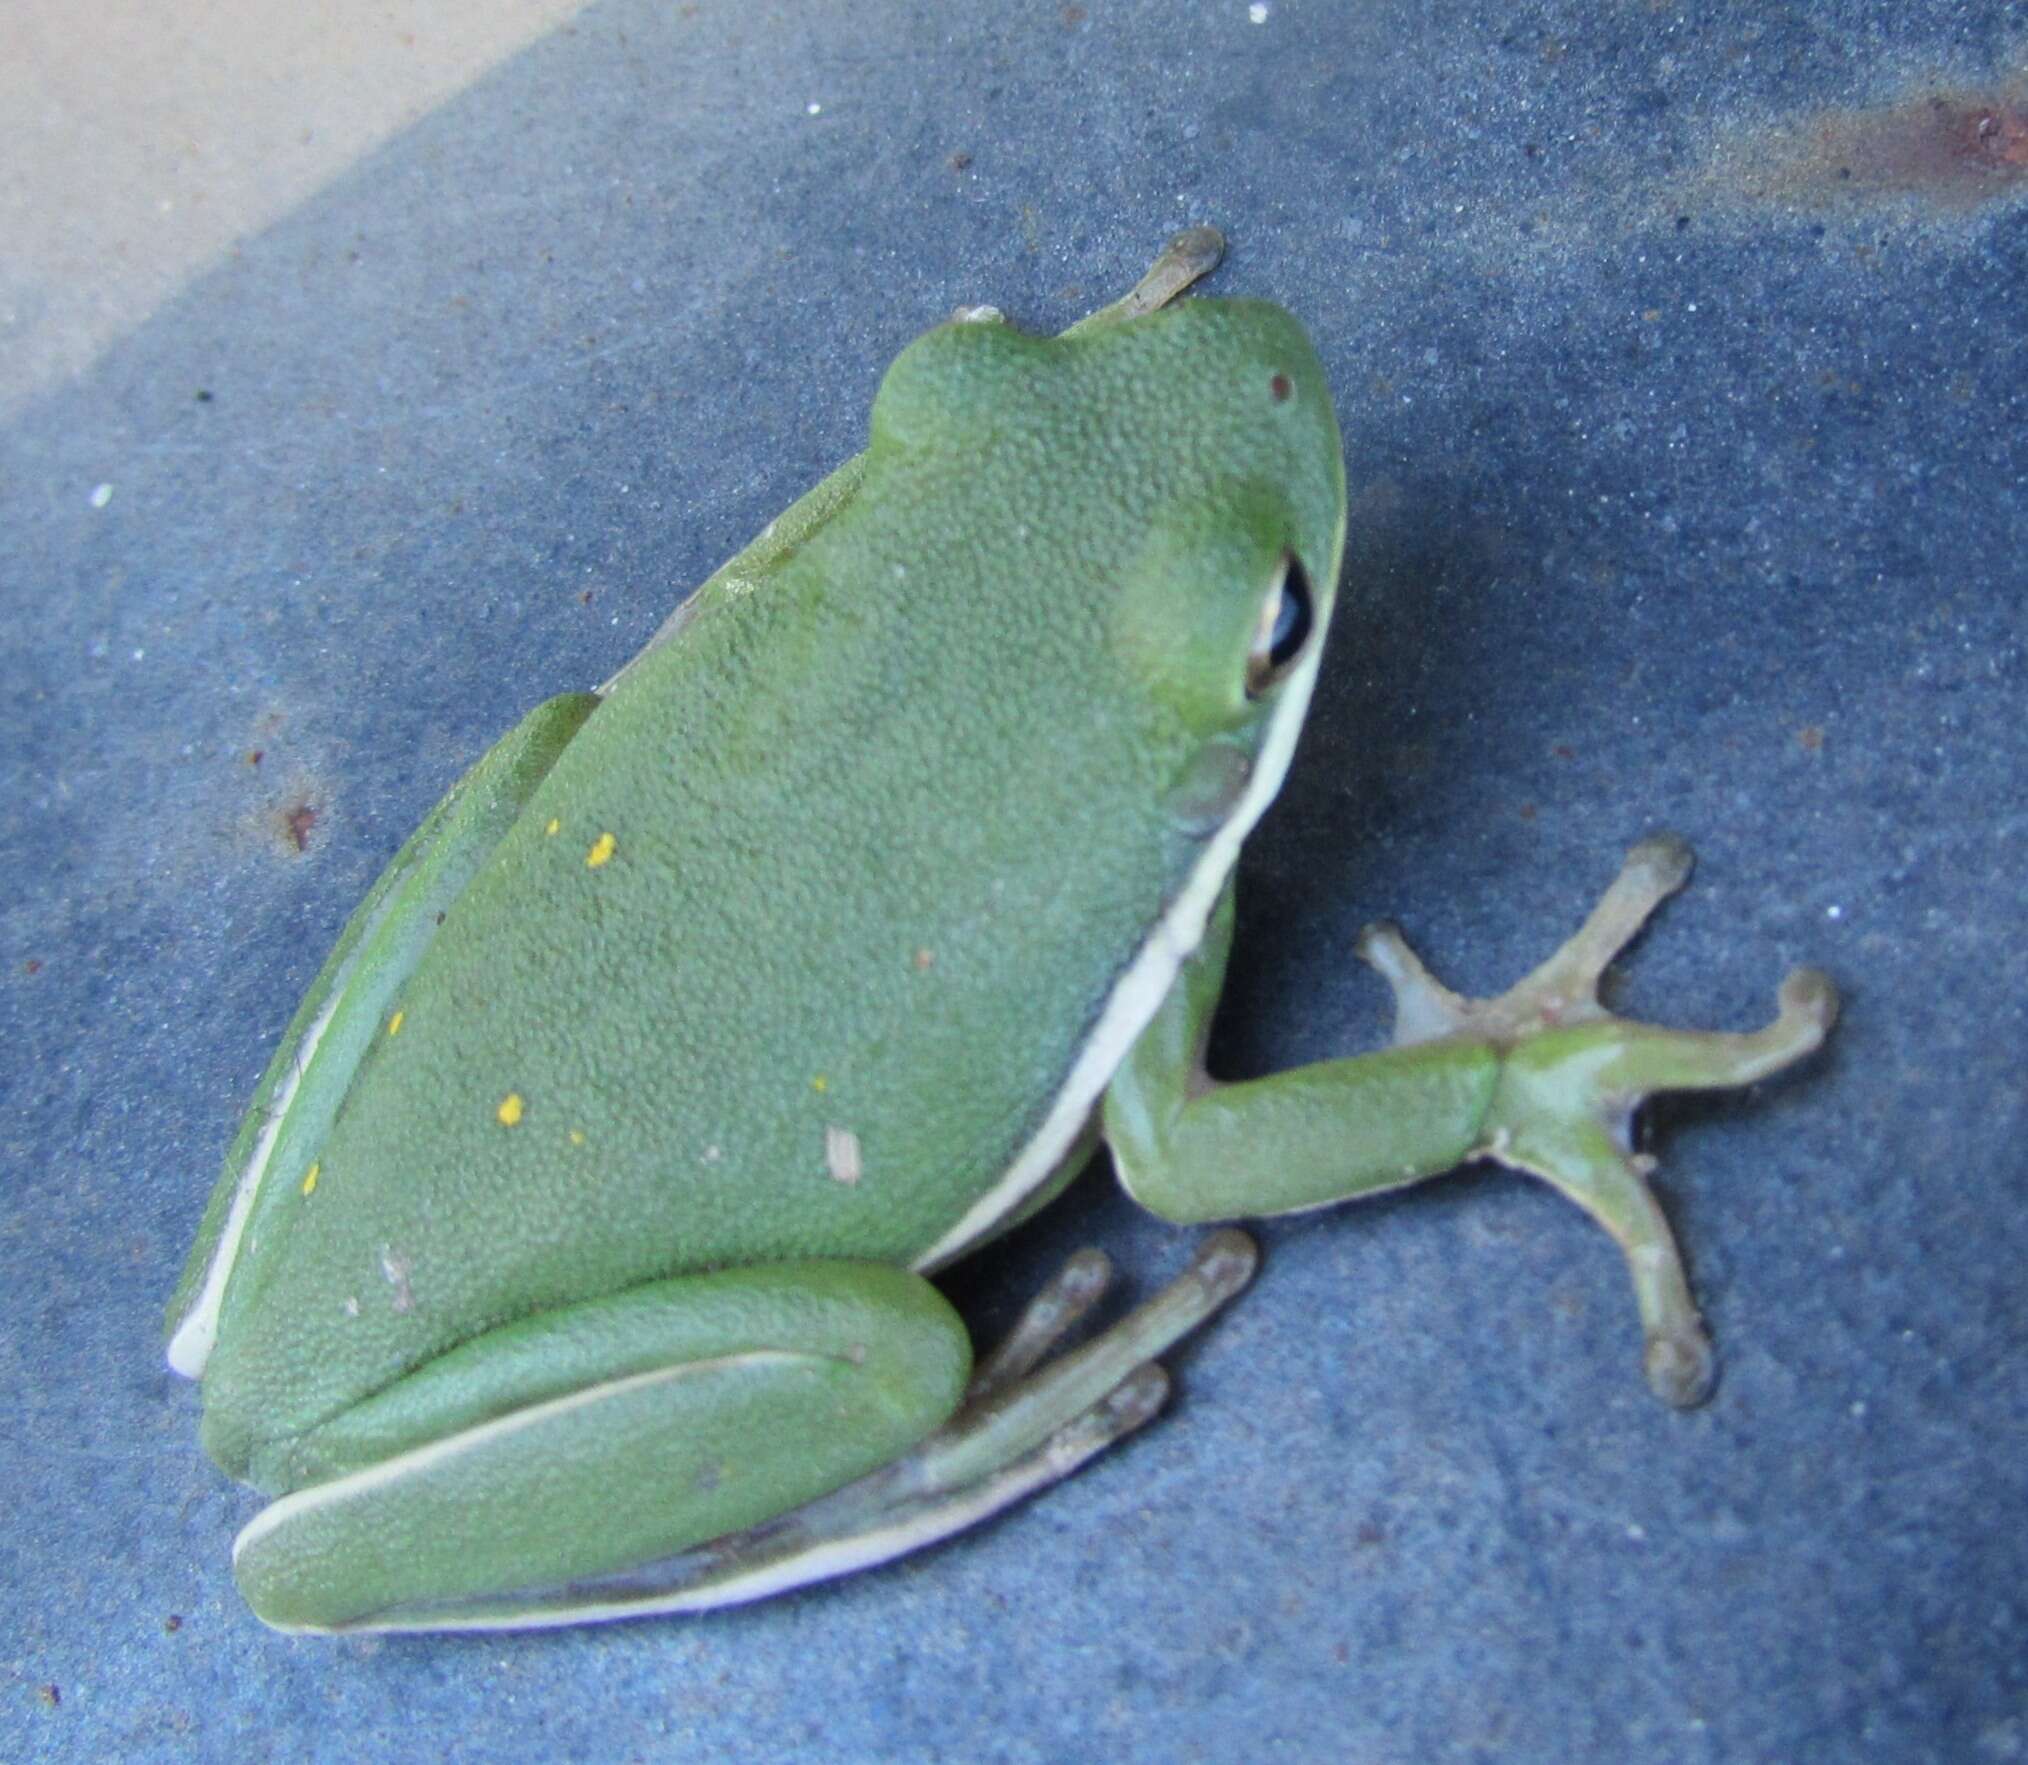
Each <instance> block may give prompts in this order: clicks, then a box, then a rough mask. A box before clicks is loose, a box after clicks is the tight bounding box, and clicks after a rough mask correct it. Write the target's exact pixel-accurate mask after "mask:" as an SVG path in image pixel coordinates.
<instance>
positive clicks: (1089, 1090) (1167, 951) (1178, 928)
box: [909, 634, 1324, 1274]
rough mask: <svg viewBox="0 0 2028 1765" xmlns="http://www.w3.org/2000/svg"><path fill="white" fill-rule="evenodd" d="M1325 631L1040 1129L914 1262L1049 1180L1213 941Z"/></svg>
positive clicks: (966, 1241)
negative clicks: (1248, 773) (1221, 905)
mask: <svg viewBox="0 0 2028 1765" xmlns="http://www.w3.org/2000/svg"><path fill="white" fill-rule="evenodd" d="M1319 636H1320V641H1319V642H1318V643H1317V644H1316V645H1314V646H1313V647H1312V649H1311V651H1310V654H1309V656H1308V657H1307V658H1306V659H1305V660H1304V661H1303V662H1302V663H1301V664H1300V665H1299V666H1298V667H1297V669H1296V671H1295V672H1294V673H1293V674H1292V675H1290V676H1289V678H1288V680H1287V681H1286V682H1285V683H1284V684H1283V686H1282V689H1281V697H1280V699H1279V700H1277V702H1276V704H1275V707H1274V709H1273V711H1272V712H1270V713H1269V721H1268V733H1267V739H1266V740H1265V741H1264V742H1262V744H1261V751H1260V758H1259V760H1258V761H1257V762H1256V764H1255V766H1254V774H1253V777H1252V778H1251V779H1250V780H1249V781H1248V783H1247V787H1246V793H1245V795H1243V796H1242V797H1241V798H1240V800H1239V802H1238V804H1237V806H1235V808H1234V809H1233V812H1232V814H1231V815H1230V816H1228V817H1227V818H1226V822H1225V825H1224V826H1223V827H1221V828H1220V829H1219V830H1218V832H1217V833H1215V834H1214V835H1212V837H1211V839H1210V840H1209V841H1208V842H1207V843H1206V845H1205V848H1204V851H1203V853H1202V855H1201V856H1200V857H1199V858H1198V860H1197V867H1196V869H1194V870H1193V871H1191V873H1190V878H1189V880H1188V881H1187V882H1186V883H1185V884H1184V885H1183V891H1182V893H1181V894H1179V895H1178V896H1177V897H1176V904H1175V905H1174V906H1173V907H1172V908H1170V910H1169V912H1168V914H1167V915H1166V916H1165V917H1164V918H1163V920H1162V921H1161V923H1160V924H1159V925H1157V926H1156V927H1155V929H1154V931H1153V932H1152V933H1151V934H1150V936H1149V938H1148V941H1147V942H1146V943H1145V944H1143V945H1142V946H1141V953H1140V954H1139V955H1138V956H1136V957H1135V958H1134V960H1133V961H1132V962H1131V963H1130V964H1129V965H1128V967H1127V971H1126V973H1124V974H1123V975H1121V976H1120V978H1119V980H1118V981H1117V982H1116V983H1115V984H1114V987H1113V991H1112V996H1111V997H1110V998H1109V999H1107V1001H1106V1003H1105V1009H1104V1010H1103V1011H1101V1012H1100V1013H1099V1020H1098V1027H1097V1028H1096V1029H1095V1030H1094V1031H1093V1032H1092V1037H1091V1040H1090V1041H1089V1042H1087V1043H1086V1044H1085V1045H1084V1050H1083V1052H1082V1053H1080V1054H1079V1055H1078V1057H1077V1062H1076V1064H1075V1065H1074V1066H1073V1067H1072V1068H1071V1071H1070V1077H1069V1078H1068V1079H1066V1080H1065V1081H1064V1085H1063V1089H1062V1090H1061V1091H1059V1092H1058V1093H1057V1097H1056V1102H1055V1104H1054V1105H1053V1106H1052V1107H1051V1109H1050V1111H1049V1115H1048V1117H1047V1118H1046V1119H1045V1120H1044V1122H1043V1124H1042V1127H1041V1129H1040V1131H1039V1132H1037V1134H1036V1136H1035V1138H1034V1139H1032V1140H1030V1141H1029V1142H1028V1144H1027V1145H1026V1146H1025V1147H1024V1148H1023V1149H1022V1150H1021V1152H1020V1154H1019V1155H1018V1156H1017V1157H1016V1158H1015V1160H1014V1162H1013V1163H1012V1164H1011V1165H1009V1166H1008V1167H1007V1173H1006V1175H1005V1176H1003V1177H1002V1178H1001V1179H1000V1180H999V1182H997V1183H995V1184H994V1185H993V1187H992V1188H990V1189H989V1190H987V1191H986V1193H985V1194H984V1195H982V1196H980V1197H979V1199H978V1200H977V1201H975V1202H974V1203H973V1204H972V1206H971V1207H970V1208H969V1209H967V1210H966V1212H965V1216H964V1217H963V1218H962V1219H961V1220H959V1221H958V1223H957V1224H956V1225H954V1226H953V1227H951V1229H950V1230H949V1231H948V1232H946V1233H945V1234H944V1235H943V1236H942V1237H941V1238H939V1239H938V1240H937V1241H936V1242H935V1243H934V1244H932V1245H931V1246H930V1247H929V1249H927V1250H926V1251H924V1252H923V1253H922V1255H920V1256H919V1257H917V1258H916V1259H915V1261H914V1262H913V1263H911V1264H910V1265H909V1266H910V1267H911V1268H913V1269H914V1270H915V1271H916V1272H917V1273H918V1274H928V1273H930V1272H931V1271H933V1270H935V1269H939V1268H941V1267H943V1265H944V1264H945V1263H948V1262H951V1261H954V1260H955V1259H956V1258H957V1257H959V1256H961V1255H962V1254H963V1253H964V1251H965V1249H966V1247H967V1246H969V1245H970V1244H971V1243H973V1242H974V1241H975V1240H976V1239H979V1238H981V1237H984V1236H985V1235H986V1233H988V1232H989V1231H991V1230H992V1228H993V1227H994V1226H995V1225H996V1224H997V1223H998V1222H999V1221H1000V1220H1002V1219H1004V1218H1005V1217H1006V1216H1007V1215H1008V1214H1009V1213H1010V1212H1012V1211H1013V1210H1014V1209H1015V1208H1017V1207H1019V1206H1020V1205H1021V1203H1022V1202H1023V1201H1025V1200H1026V1199H1027V1198H1028V1196H1029V1195H1030V1194H1032V1193H1033V1192H1034V1190H1035V1189H1036V1188H1038V1187H1039V1186H1040V1185H1041V1184H1042V1183H1044V1182H1046V1181H1047V1180H1048V1178H1049V1175H1050V1173H1051V1172H1053V1171H1054V1170H1055V1169H1056V1168H1057V1166H1058V1165H1059V1164H1060V1163H1061V1162H1062V1160H1063V1156H1064V1154H1065V1153H1067V1152H1068V1151H1069V1150H1070V1148H1071V1145H1072V1143H1073V1142H1074V1141H1075V1140H1076V1139H1077V1136H1078V1134H1079V1133H1080V1132H1081V1131H1082V1130H1083V1128H1084V1124H1085V1122H1086V1121H1087V1120H1088V1119H1089V1118H1090V1115H1091V1109H1092V1105H1093V1104H1094V1103H1096V1102H1097V1101H1098V1099H1099V1094H1100V1093H1101V1092H1102V1091H1104V1089H1105V1088H1106V1085H1107V1082H1108V1081H1109V1080H1110V1079H1111V1078H1112V1076H1113V1074H1114V1073H1115V1072H1117V1071H1118V1070H1119V1065H1120V1062H1121V1061H1122V1060H1124V1059H1125V1058H1126V1054H1127V1050H1128V1049H1129V1048H1131V1047H1132V1046H1133V1045H1134V1040H1135V1038H1136V1037H1137V1036H1139V1035H1140V1033H1141V1032H1142V1031H1143V1030H1144V1029H1146V1028H1147V1027H1148V1024H1149V1021H1150V1020H1151V1019H1152V1018H1153V1017H1154V1015H1155V1013H1156V1012H1157V1011H1158V1010H1159V1009H1160V1008H1161V1004H1162V1001H1163V999H1164V998H1166V997H1167V996H1168V992H1169V988H1170V985H1171V984H1172V983H1173V982H1174V981H1175V979H1176V974H1177V971H1178V970H1179V969H1181V968H1182V966H1183V964H1184V961H1185V960H1186V959H1187V958H1188V957H1189V955H1190V953H1191V952H1192V951H1193V950H1195V949H1196V948H1197V946H1198V945H1199V944H1200V943H1201V942H1202V941H1203V938H1204V924H1205V921H1206V920H1208V919H1209V918H1210V917H1211V909H1212V908H1213V906H1215V905H1216V904H1217V901H1218V892H1219V890H1220V889H1222V888H1224V887H1225V879H1226V878H1227V877H1228V876H1230V875H1231V874H1232V867H1233V865H1234V864H1236V863H1237V862H1238V861H1239V848H1240V843H1241V842H1242V841H1243V840H1244V839H1245V838H1246V836H1247V835H1248V834H1249V833H1251V832H1252V831H1253V825H1254V823H1255V822H1257V821H1258V820H1259V819H1260V818H1261V816H1262V815H1263V814H1264V813H1265V812H1266V810H1267V806H1268V804H1270V803H1271V802H1273V801H1274V797H1275V793H1276V792H1277V791H1278V790H1280V789H1281V788H1282V779H1283V778H1284V777H1285V776H1286V775H1287V773H1288V770H1289V761H1290V759H1291V758H1292V757H1293V756H1294V754H1295V751H1296V737H1297V735H1298V734H1299V733H1300V732H1301V730H1302V727H1303V713H1304V712H1305V711H1306V710H1308V708H1309V704H1310V692H1311V690H1312V688H1314V687H1315V685H1316V684H1317V668H1318V665H1319V663H1320V662H1321V661H1322V659H1323V654H1324V646H1323V643H1322V641H1321V634H1319Z"/></svg>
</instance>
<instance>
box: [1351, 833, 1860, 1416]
mask: <svg viewBox="0 0 2028 1765" xmlns="http://www.w3.org/2000/svg"><path fill="white" fill-rule="evenodd" d="M1692 862H1693V859H1692V854H1691V851H1690V848H1689V846H1688V845H1687V844H1685V843H1684V841H1682V840H1681V839H1679V838H1677V837H1676V836H1675V835H1673V834H1660V835H1657V836H1655V837H1654V838H1652V839H1646V840H1643V841H1641V843H1640V844H1639V845H1637V846H1635V847H1634V848H1633V850H1632V851H1630V852H1629V853H1628V854H1627V857H1626V862H1625V863H1624V864H1623V865H1622V866H1621V868H1620V873H1619V875H1618V876H1617V877H1616V878H1615V879H1614V880H1613V883H1612V886H1611V887H1610V888H1609V889H1607V890H1606V892H1605V894H1604V895H1603V896H1602V897H1601V898H1600V900H1599V903H1598V905H1597V906H1596V907H1595V908H1593V909H1592V912H1591V916H1590V917H1589V918H1588V919H1587V920H1586V921H1585V922H1584V925H1583V926H1582V927H1581V928H1580V929H1579V930H1578V932H1577V934H1576V935H1575V936H1574V937H1572V938H1571V939H1570V941H1569V942H1568V943H1566V944H1565V945H1564V946H1563V948H1562V949H1560V950H1558V951H1557V952H1556V954H1555V955H1554V956H1552V957H1550V959H1549V960H1548V961H1547V962H1545V963H1543V964H1542V966H1541V967H1539V968H1538V969H1536V970H1535V972H1534V973H1533V974H1530V975H1529V976H1528V977H1527V978H1526V979H1524V980H1522V981H1519V982H1517V983H1516V984H1515V985H1514V986H1512V987H1509V988H1508V989H1507V991H1506V992H1504V993H1502V994H1500V995H1499V996H1498V997H1497V998H1492V999H1468V998H1465V997H1463V996H1462V995H1460V994H1457V993H1454V992H1452V991H1451V990H1450V989H1449V988H1448V987H1446V986H1444V985H1443V984H1442V983H1441V982H1439V981H1438V980H1436V979H1435V977H1434V976H1432V975H1431V974H1430V972H1429V970H1428V969H1426V968H1425V967H1424V966H1423V965H1422V963H1421V961H1420V960H1419V959H1418V958H1417V956H1416V955H1415V953H1414V952H1413V951H1412V950H1411V949H1410V948H1409V947H1408V945H1407V944H1406V943H1405V942H1404V941H1403V939H1402V936H1401V933H1400V932H1399V931H1398V930H1396V929H1395V928H1394V927H1393V926H1391V925H1384V924H1382V925H1371V926H1368V927H1367V928H1366V930H1365V932H1364V933H1362V934H1361V936H1360V940H1359V954H1360V955H1361V956H1362V957H1363V958H1364V959H1365V960H1366V961H1367V962H1369V963H1371V964H1372V966H1373V967H1374V968H1375V969H1377V970H1378V971H1379V972H1380V974H1381V975H1382V976H1383V977H1385V979H1386V981H1387V983H1388V985H1389V986H1391V987H1392V988H1393V989H1394V1001H1395V1027H1394V1040H1395V1043H1396V1045H1397V1046H1409V1045H1415V1044H1421V1043H1427V1042H1439V1041H1445V1040H1451V1039H1456V1040H1461V1041H1467V1042H1473V1043H1478V1044H1488V1045H1492V1046H1495V1047H1498V1048H1501V1049H1503V1050H1504V1051H1505V1059H1504V1060H1503V1062H1502V1065H1501V1071H1500V1078H1499V1083H1498V1087H1497V1089H1496V1091H1495V1093H1494V1097H1493V1102H1492V1106H1491V1108H1490V1109H1489V1110H1488V1111H1487V1114H1486V1118H1485V1121H1484V1124H1483V1126H1482V1127H1481V1130H1480V1138H1479V1142H1478V1144H1477V1145H1475V1146H1474V1147H1473V1148H1472V1149H1471V1152H1470V1154H1469V1156H1471V1157H1476V1158H1491V1159H1496V1160H1498V1161H1499V1162H1500V1163H1501V1164H1504V1165H1507V1166H1510V1167H1511V1168H1512V1169H1515V1170H1520V1171H1526V1172H1528V1173H1530V1174H1531V1175H1533V1176H1537V1177H1540V1178H1541V1179H1542V1180H1543V1181H1544V1182H1546V1183H1549V1184H1551V1185H1552V1186H1553V1187H1555V1188H1556V1189H1558V1190H1560V1191H1561V1192H1562V1193H1563V1194H1565V1195H1567V1196H1569V1197H1570V1199H1571V1200H1572V1201H1574V1202H1576V1203H1577V1204H1578V1206H1580V1207H1582V1208H1583V1209H1584V1210H1585V1211H1586V1212H1587V1213H1588V1214H1590V1215H1591V1216H1592V1218H1593V1219H1595V1220H1597V1221H1598V1223H1599V1224H1600V1225H1601V1226H1603V1227H1604V1228H1605V1229H1606V1230H1607V1231H1608V1232H1610V1233H1611V1234H1612V1236H1613V1239H1614V1241H1615V1242H1616V1243H1618V1245H1619V1247H1620V1248H1621V1250H1622V1251H1624V1252H1625V1253H1626V1259H1627V1267H1628V1269H1629V1271H1630V1272H1631V1273H1632V1275H1633V1281H1634V1294H1635V1297H1636V1299H1637V1300H1638V1302H1639V1305H1640V1310H1641V1323H1642V1326H1643V1330H1644V1332H1645V1336H1646V1343H1647V1349H1646V1356H1645V1361H1646V1367H1647V1375H1648V1383H1649V1385H1650V1386H1651V1387H1652V1388H1653V1389H1654V1392H1655V1394H1656V1396H1658V1397H1660V1398H1663V1399H1664V1400H1666V1401H1667V1402H1669V1403H1672V1404H1675V1405H1677V1406H1678V1407H1682V1408H1688V1407H1690V1406H1692V1405H1694V1404H1698V1403H1701V1402H1703V1401H1704V1399H1705V1398H1706V1397H1707V1396H1709V1395H1710V1391H1711V1385H1712V1379H1713V1373H1714V1363H1713V1359H1712V1353H1711V1342H1710V1338H1709V1337H1708V1336H1707V1335H1706V1334H1705V1331H1704V1326H1703V1324H1702V1322H1701V1321H1700V1319H1699V1318H1698V1315H1697V1306H1696V1302H1695V1301H1694V1300H1692V1299H1691V1297H1690V1288H1689V1284H1688V1282H1687V1281H1686V1280H1685V1278H1684V1274H1683V1259H1682V1257H1681V1255H1680V1253H1679V1252H1678V1251H1677V1248H1676V1242H1675V1239H1674V1238H1673V1237H1672V1236H1671V1234H1670V1231H1669V1222H1668V1221H1667V1219H1665V1218H1664V1217H1663V1214H1662V1210H1661V1208H1660V1206H1659V1205H1658V1204H1657V1203H1656V1201H1655V1197H1654V1193H1653V1191H1652V1190H1651V1189H1650V1188H1649V1186H1648V1177H1649V1175H1650V1174H1651V1173H1652V1172H1653V1170H1654V1168H1655V1160H1654V1159H1653V1158H1651V1157H1649V1156H1648V1155H1647V1154H1645V1153H1640V1152H1636V1151H1635V1150H1634V1116H1635V1112H1636V1111H1637V1110H1638V1109H1639V1107H1640V1105H1641V1103H1642V1102H1643V1101H1644V1100H1645V1099H1646V1098H1647V1097H1649V1096H1651V1095H1652V1094H1653V1093H1655V1092H1657V1091H1713V1090H1727V1089H1731V1088H1734V1087H1737V1086H1740V1085H1749V1084H1752V1083H1753V1082H1754V1081H1755V1080H1756V1079H1761V1078H1765V1077H1766V1076H1767V1075H1768V1074H1769V1073H1772V1072H1776V1071H1778V1070H1779V1069H1780V1068H1782V1067H1784V1066H1787V1065H1788V1064H1789V1063H1790V1062H1791V1061H1794V1060H1800V1059H1801V1058H1802V1057H1803V1056H1804V1055H1805V1054H1808V1053H1810V1052H1811V1051H1812V1050H1813V1049H1815V1048H1816V1047H1818V1046H1819V1045H1820V1044H1821V1043H1822V1042H1823V1040H1824V1037H1825V1035H1826V1034H1827V1033H1828V1032H1829V1030H1830V1028H1831V1024H1832V1022H1833V1021H1834V1020H1835V1018H1836V1017H1837V1014H1838V995H1837V991H1836V989H1835V988H1834V987H1833V986H1832V984H1831V981H1830V978H1829V976H1827V975H1825V974H1824V973H1822V972H1821V971H1820V970H1817V969H1813V968H1798V969H1794V970H1791V971H1790V973H1789V974H1788V975H1787V976H1786V977H1785V978H1784V979H1783V981H1782V983H1781V988H1780V991H1779V993H1778V995H1777V997H1778V1001H1779V1009H1778V1010H1777V1012H1776V1015H1775V1017H1774V1020H1773V1021H1772V1022H1771V1023H1769V1024H1768V1025H1767V1026H1766V1027H1765V1028H1764V1029H1759V1030H1754V1031H1751V1032H1749V1033H1747V1034H1744V1035H1741V1034H1733V1033H1728V1032H1723V1031H1698V1030H1674V1029H1665V1028H1662V1027H1661V1026H1659V1025H1656V1024H1647V1023H1637V1022H1634V1021H1631V1020H1629V1019H1627V1018H1623V1017H1616V1016H1615V1015H1614V1014H1613V1013H1612V1012H1610V1011H1608V1010H1607V1009H1606V1008H1605V1007H1604V1006H1603V1005H1602V1004H1600V1002H1599V996H1598V987H1599V980H1600V977H1601V976H1602V975H1603V974H1604V973H1605V969H1606V965H1607V964H1608V963H1610V962H1611V961H1612V960H1613V958H1614V957H1615V956H1617V955H1618V954H1619V953H1620V951H1621V950H1622V949H1624V948H1625V947H1626V945H1627V944H1628V943H1630V942H1631V941H1632V940H1633V938H1634V937H1635V935H1636V934H1637V933H1638V932H1639V931H1640V929H1641V927H1642V925H1643V924H1644V923H1645V922H1646V920H1647V918H1648V916H1649V915H1650V914H1651V913H1653V912H1654V910H1655V909H1656V908H1657V907H1658V906H1659V905H1660V904H1661V903H1662V902H1663V901H1664V900H1666V899H1667V898H1668V897H1669V896H1670V895H1672V894H1674V893H1675V892H1676V891H1677V890H1678V889H1680V888H1681V887H1682V886H1683V884H1684V883H1685V882H1686V881H1687V880H1688V879H1689V875H1690V867H1691V864H1692Z"/></svg>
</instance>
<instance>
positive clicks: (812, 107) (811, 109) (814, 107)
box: [803, 102, 824, 116]
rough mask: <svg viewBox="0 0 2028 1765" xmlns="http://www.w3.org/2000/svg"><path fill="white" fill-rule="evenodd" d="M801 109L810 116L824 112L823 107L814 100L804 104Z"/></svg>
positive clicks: (820, 114)
mask: <svg viewBox="0 0 2028 1765" xmlns="http://www.w3.org/2000/svg"><path fill="white" fill-rule="evenodd" d="M803 109H804V110H805V111H806V112H807V113H808V114H809V115H811V116H822V115H823V114H824V107H823V106H822V105H821V104H817V103H814V102H813V103H810V104H806V105H804V106H803Z"/></svg>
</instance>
